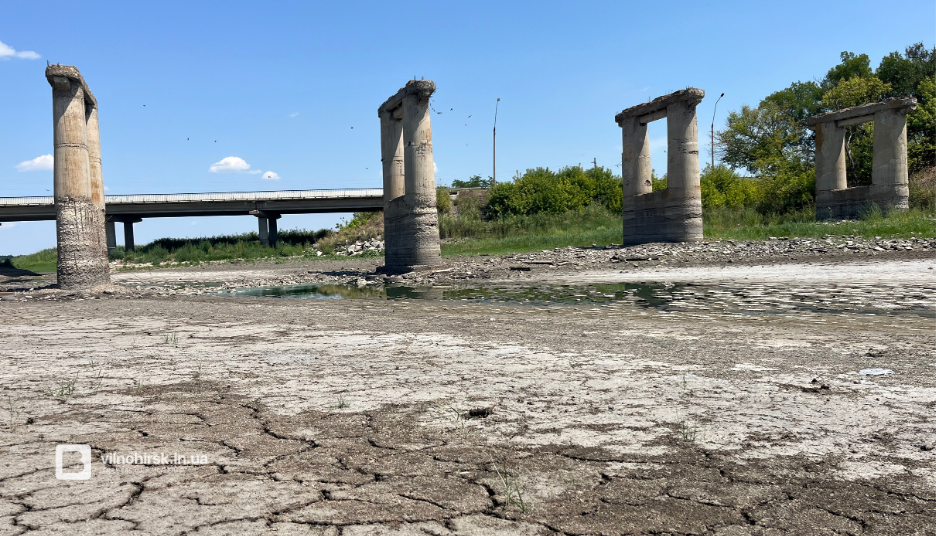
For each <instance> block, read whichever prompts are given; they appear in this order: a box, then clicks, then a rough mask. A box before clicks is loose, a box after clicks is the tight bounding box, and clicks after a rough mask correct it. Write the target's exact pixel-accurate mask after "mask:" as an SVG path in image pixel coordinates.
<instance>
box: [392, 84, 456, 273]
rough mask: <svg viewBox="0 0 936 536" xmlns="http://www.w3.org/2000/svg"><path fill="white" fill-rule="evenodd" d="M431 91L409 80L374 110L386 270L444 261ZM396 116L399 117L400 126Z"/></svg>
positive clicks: (408, 268)
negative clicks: (380, 166) (381, 168)
mask: <svg viewBox="0 0 936 536" xmlns="http://www.w3.org/2000/svg"><path fill="white" fill-rule="evenodd" d="M434 91H435V84H434V83H433V82H432V81H430V80H411V81H409V82H407V84H406V86H405V87H404V88H403V89H401V90H400V91H398V92H397V93H396V95H394V96H393V97H390V98H389V99H388V100H387V101H386V102H384V103H383V104H382V105H381V106H380V108H378V110H377V114H378V116H379V117H380V119H381V157H382V160H383V164H384V188H385V190H384V225H385V228H384V240H385V248H386V249H385V254H384V257H385V266H384V269H385V270H386V271H390V272H396V271H408V270H413V269H420V268H424V267H427V266H431V265H435V264H439V263H440V262H442V256H441V253H440V249H439V221H438V219H439V218H438V213H437V212H436V189H435V169H434V167H435V166H434V164H433V160H432V128H431V125H430V117H431V116H430V110H429V98H430V97H431V96H432V93H433V92H434ZM397 118H401V120H400V124H399V126H398V125H396V124H395V120H396V119H397ZM398 136H400V137H401V138H402V140H401V141H398V140H400V139H401V138H400V137H398ZM401 145H402V156H403V159H402V166H401V165H400V160H399V156H400V147H401ZM400 172H402V175H403V181H402V186H403V187H402V191H401V188H400V184H401V183H400Z"/></svg>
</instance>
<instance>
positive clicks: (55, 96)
mask: <svg viewBox="0 0 936 536" xmlns="http://www.w3.org/2000/svg"><path fill="white" fill-rule="evenodd" d="M45 74H46V79H47V80H48V81H49V84H50V85H51V86H52V120H53V139H54V151H55V156H54V159H55V164H54V166H55V167H54V172H53V173H54V197H55V213H56V217H55V221H56V235H57V238H58V284H59V287H60V288H63V289H80V288H91V287H95V286H97V285H101V284H106V283H109V282H110V266H109V264H108V262H107V235H106V230H105V217H104V210H103V201H104V199H103V182H102V183H101V184H100V186H101V198H100V202H99V203H98V204H96V203H95V201H94V199H93V190H92V185H91V161H90V155H89V146H88V116H87V114H86V110H87V109H86V106H87V105H90V106H92V107H96V105H97V101H96V100H95V98H94V95H93V94H92V93H91V91H90V90H89V89H88V86H87V84H86V83H85V81H84V79H83V78H82V77H81V74H80V73H79V72H78V69H76V68H75V67H72V66H68V65H50V66H49V67H47V68H46V73H45ZM96 118H97V116H96V114H95V126H96ZM96 130H97V129H96V128H95V131H96ZM95 142H96V143H97V155H98V161H99V160H100V144H99V137H97V136H95Z"/></svg>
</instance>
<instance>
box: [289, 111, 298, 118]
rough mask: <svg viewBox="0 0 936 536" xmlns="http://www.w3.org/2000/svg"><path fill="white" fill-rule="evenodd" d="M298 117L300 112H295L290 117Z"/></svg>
mask: <svg viewBox="0 0 936 536" xmlns="http://www.w3.org/2000/svg"><path fill="white" fill-rule="evenodd" d="M297 115H299V112H293V113H291V114H289V117H296V116H297Z"/></svg>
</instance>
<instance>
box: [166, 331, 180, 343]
mask: <svg viewBox="0 0 936 536" xmlns="http://www.w3.org/2000/svg"><path fill="white" fill-rule="evenodd" d="M163 344H179V335H178V334H177V333H166V334H165V335H163Z"/></svg>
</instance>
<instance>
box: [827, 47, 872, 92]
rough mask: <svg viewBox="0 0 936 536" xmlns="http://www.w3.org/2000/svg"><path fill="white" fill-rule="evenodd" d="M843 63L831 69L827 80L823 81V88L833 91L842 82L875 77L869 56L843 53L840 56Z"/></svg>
mask: <svg viewBox="0 0 936 536" xmlns="http://www.w3.org/2000/svg"><path fill="white" fill-rule="evenodd" d="M840 57H841V58H842V62H841V63H839V64H838V65H836V66H835V67H832V68H831V69H829V72H828V73H826V77H825V79H824V80H823V81H822V88H823V89H825V90H829V89H832V88H833V87H835V86H837V85H838V84H839V82H841V81H842V80H849V79H852V78H868V77H870V76H873V75H874V72H873V71H872V70H871V58H869V57H868V55H867V54H861V55H858V54H855V53H854V52H847V51H846V52H842V54H841V55H840Z"/></svg>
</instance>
